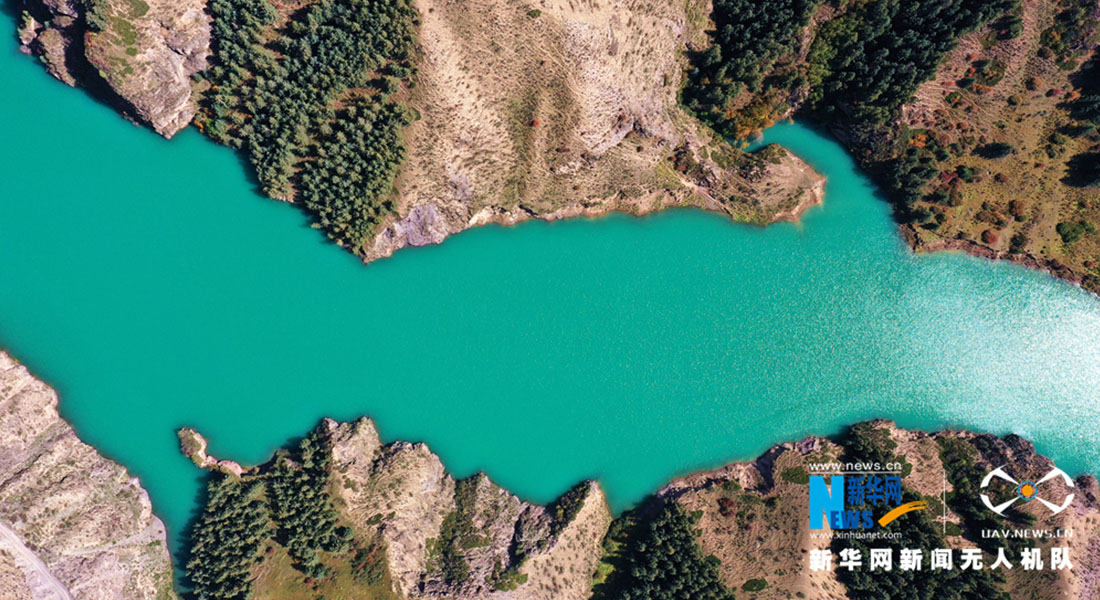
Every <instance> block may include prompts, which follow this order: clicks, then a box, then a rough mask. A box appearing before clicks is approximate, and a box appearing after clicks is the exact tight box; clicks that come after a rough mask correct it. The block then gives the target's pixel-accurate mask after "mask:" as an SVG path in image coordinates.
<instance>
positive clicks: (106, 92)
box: [0, 0, 152, 133]
mask: <svg viewBox="0 0 1100 600" xmlns="http://www.w3.org/2000/svg"><path fill="white" fill-rule="evenodd" d="M72 6H74V7H76V10H77V11H79V13H78V15H77V18H76V19H75V21H74V22H73V24H72V25H71V26H70V27H69V29H70V31H69V32H67V34H64V35H65V37H66V39H67V40H68V42H69V43H68V45H67V46H66V47H65V70H66V71H67V72H68V73H69V74H70V75H71V76H72V77H73V79H74V80H75V81H76V87H78V88H80V89H81V90H83V91H84V93H86V94H87V95H88V96H89V97H90V98H92V99H93V100H95V101H96V102H98V103H100V104H102V105H104V106H106V107H108V108H110V109H111V110H113V111H117V112H119V113H122V116H124V117H125V118H127V119H129V120H131V121H134V122H135V123H136V122H138V121H139V119H138V116H137V111H136V110H135V109H134V106H133V105H132V104H131V103H130V102H129V101H128V100H126V99H125V98H123V97H122V96H120V95H118V93H116V92H115V91H114V89H112V88H111V86H110V84H109V83H107V80H105V79H103V77H101V76H100V75H99V69H97V68H96V67H95V66H94V65H92V63H91V62H89V61H88V58H87V55H86V54H85V38H84V32H85V31H87V30H88V22H87V17H86V15H85V13H84V12H83V11H84V9H85V6H84V4H83V3H81V2H74V3H72ZM0 12H3V13H4V14H5V15H6V16H8V17H10V18H11V22H12V25H13V26H14V28H18V27H19V26H20V25H21V24H22V21H23V14H24V13H26V14H29V15H31V17H33V18H34V19H35V20H36V21H38V22H39V23H46V22H50V21H53V20H54V18H53V15H52V14H51V13H50V11H49V9H47V8H46V7H45V5H34V4H29V3H27V4H24V3H22V2H19V1H17V0H2V1H0ZM35 43H36V42H32V43H31V45H32V48H33V47H34V45H35ZM39 62H40V64H41V66H42V68H43V69H45V68H46V67H45V63H44V62H42V61H41V60H39ZM59 83H60V82H59ZM150 133H152V131H151V130H150Z"/></svg>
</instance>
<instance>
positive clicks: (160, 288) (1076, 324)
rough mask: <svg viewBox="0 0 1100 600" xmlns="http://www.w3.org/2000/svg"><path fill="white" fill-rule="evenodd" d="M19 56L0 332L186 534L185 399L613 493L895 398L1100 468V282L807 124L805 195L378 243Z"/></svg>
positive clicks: (261, 455)
mask: <svg viewBox="0 0 1100 600" xmlns="http://www.w3.org/2000/svg"><path fill="white" fill-rule="evenodd" d="M8 37H9V38H10V37H11V36H8ZM0 54H2V57H0V65H2V72H3V74H4V77H5V80H6V81H8V82H9V83H8V85H9V87H8V89H9V93H7V94H4V95H3V96H2V97H0V107H2V110H0V123H2V131H3V132H4V136H5V140H7V141H6V142H5V143H4V144H3V145H2V149H0V153H2V162H0V165H2V166H0V172H2V174H3V182H4V184H3V192H2V194H0V347H3V348H5V349H7V350H9V351H10V352H11V353H12V354H13V355H14V356H16V357H17V358H18V359H20V360H21V361H23V362H24V363H26V364H27V365H28V366H29V367H30V368H31V370H32V371H33V372H34V373H35V374H36V375H37V376H38V377H40V378H42V379H44V380H45V381H47V382H49V383H50V384H51V385H53V386H54V387H55V388H56V389H57V390H58V392H59V394H60V397H61V405H60V408H61V412H62V414H63V416H64V417H65V418H66V419H68V420H69V421H70V422H72V424H73V425H74V427H75V428H76V430H77V432H78V434H79V435H80V436H81V438H83V439H84V440H85V441H87V442H89V443H91V444H93V445H94V446H96V447H97V448H99V449H100V450H101V451H102V452H103V453H104V454H106V455H107V456H109V457H111V458H114V459H116V460H118V461H120V462H121V463H123V464H124V465H126V466H127V467H128V468H129V469H130V470H131V471H132V472H133V473H134V474H136V475H138V476H140V477H141V479H142V482H143V484H144V485H145V486H146V488H147V489H148V490H149V492H150V494H151V495H152V499H153V503H154V508H155V510H156V511H157V513H158V514H159V515H160V516H161V517H162V518H164V519H165V521H166V522H167V524H168V526H169V529H170V532H171V535H172V536H173V537H174V539H176V540H178V535H179V533H180V531H181V528H182V527H183V526H184V524H185V523H186V521H187V519H188V517H189V515H190V513H191V511H192V510H193V509H194V508H195V501H196V498H197V494H198V491H199V488H198V485H199V481H200V478H201V474H200V472H199V471H198V470H197V469H196V468H194V467H193V466H192V465H191V464H190V462H189V461H188V460H187V459H185V458H183V457H182V456H181V455H180V454H179V451H178V447H177V441H176V437H175V430H176V429H177V428H178V427H181V426H185V425H186V426H193V427H196V428H197V429H198V430H199V431H201V432H202V433H204V434H205V435H206V436H207V437H208V438H209V439H210V440H211V442H212V446H211V450H212V452H213V453H214V454H215V455H217V456H219V457H222V458H232V459H236V460H239V461H243V462H246V463H250V462H258V461H262V460H264V459H265V458H266V457H268V456H269V454H270V453H271V452H272V450H273V449H274V448H276V447H278V446H280V445H283V444H284V443H286V442H287V441H288V440H289V439H291V438H294V437H295V436H298V435H301V434H303V433H305V432H306V431H307V430H308V429H309V428H310V427H312V426H313V425H314V424H315V423H316V422H317V421H318V420H319V419H320V418H322V417H324V416H331V417H334V418H336V419H343V420H348V419H354V418H357V417H359V416H361V415H369V416H372V417H374V418H375V419H376V421H377V423H378V425H379V428H380V430H381V432H382V434H383V437H384V438H386V439H387V440H396V439H406V440H413V441H425V442H427V443H428V444H429V445H430V446H431V448H432V449H433V450H434V451H435V452H437V453H438V454H440V455H441V456H442V457H443V460H444V462H445V463H446V465H447V467H448V468H449V469H450V470H451V471H452V472H453V473H455V474H456V475H459V476H465V475H469V474H471V473H473V472H475V471H477V470H484V471H486V472H487V473H488V474H489V475H490V476H491V477H492V478H493V479H494V480H496V481H497V482H498V483H500V484H502V485H504V486H506V487H508V488H509V489H511V490H513V491H515V492H516V493H518V494H520V495H521V496H523V497H525V498H528V499H532V500H537V501H547V500H550V499H552V498H553V497H555V496H556V495H557V494H559V493H561V492H562V491H564V490H565V489H566V488H567V487H568V486H570V485H571V484H573V483H574V482H576V481H577V480H579V479H582V478H590V477H594V478H599V480H600V481H601V482H602V483H603V485H604V486H605V488H606V490H607V493H608V495H609V497H610V499H611V501H612V503H613V505H614V506H615V507H616V508H617V509H622V508H624V507H626V506H629V505H630V503H632V502H634V501H636V500H638V499H639V498H641V497H642V496H643V495H645V494H647V493H649V492H651V491H654V490H655V489H656V488H657V487H659V486H660V485H661V484H663V483H664V482H665V481H667V480H668V479H669V478H671V477H674V476H676V475H680V474H684V473H687V472H689V471H692V470H696V469H700V468H705V467H714V466H718V465H720V464H723V463H725V462H727V461H730V460H735V459H738V460H740V459H751V458H754V457H755V456H757V455H758V454H759V453H760V452H762V451H763V450H765V449H766V448H767V447H768V446H770V445H771V444H773V443H776V442H780V441H785V440H792V439H797V438H799V437H801V436H804V435H807V434H835V433H837V432H838V431H839V430H840V429H841V428H842V427H843V426H844V425H846V424H850V423H853V422H856V421H859V420H864V419H870V418H874V417H888V418H892V419H895V420H897V421H898V422H899V423H900V424H901V425H903V426H906V427H917V428H924V429H936V428H941V427H948V426H950V427H968V428H974V429H978V430H984V431H992V432H996V433H1007V432H1016V433H1019V434H1021V435H1024V436H1026V437H1028V438H1030V439H1032V440H1033V441H1035V442H1036V444H1037V445H1038V447H1039V450H1040V451H1042V452H1044V453H1046V454H1048V455H1050V456H1051V457H1053V458H1054V459H1055V460H1057V461H1058V462H1059V464H1060V465H1061V466H1062V467H1063V468H1066V469H1067V470H1068V471H1071V472H1074V473H1077V472H1081V471H1084V470H1091V471H1094V472H1095V471H1100V446H1098V445H1097V444H1096V441H1097V440H1098V439H1100V299H1097V298H1096V297H1093V296H1090V295H1089V294H1086V293H1085V292H1083V291H1081V290H1079V289H1078V288H1076V287H1073V286H1071V285H1068V284H1065V283H1062V282H1060V281H1056V280H1054V279H1053V278H1051V277H1049V276H1047V275H1045V274H1043V273H1038V272H1032V271H1028V270H1025V269H1022V268H1018V267H1015V266H1012V265H1009V264H1002V263H991V262H986V261H982V260H978V259H973V258H969V257H966V256H962V255H950V254H939V255H933V256H919V257H918V256H914V255H913V254H912V253H910V252H909V251H908V250H907V249H906V248H905V246H904V245H903V243H902V242H901V240H900V239H899V237H898V235H897V233H896V231H895V227H894V225H893V224H892V223H891V221H890V216H889V211H888V208H887V205H886V204H885V203H884V202H883V201H881V200H880V199H878V198H876V196H875V192H874V188H873V187H872V186H871V185H870V184H869V183H868V181H867V180H866V179H865V178H864V177H863V176H861V175H860V174H859V173H858V172H857V171H856V170H855V167H854V165H853V163H852V161H851V159H850V158H849V157H848V156H847V155H846V154H845V153H844V152H843V151H842V149H841V148H840V146H838V145H837V144H836V143H834V142H832V141H830V140H828V139H825V138H823V137H822V136H820V135H818V134H816V133H814V132H813V131H811V130H809V129H806V128H804V127H801V126H799V125H792V124H787V125H779V126H776V127H775V128H773V129H771V130H769V131H768V133H767V138H766V139H767V141H769V142H771V141H774V142H780V143H782V144H785V145H786V146H787V147H789V148H791V149H792V150H793V151H794V152H796V153H798V154H799V155H800V156H802V157H804V158H805V159H806V160H808V161H809V162H811V163H812V164H813V165H814V166H815V167H816V168H818V169H819V170H820V171H822V172H823V173H825V174H827V176H828V178H829V183H828V188H827V193H826V200H825V204H824V205H823V206H821V207H816V208H813V209H811V210H810V211H809V212H808V213H807V214H806V216H805V218H804V219H803V221H802V223H800V224H787V223H785V224H780V225H775V226H773V227H769V228H767V229H760V228H754V227H748V226H743V225H737V224H734V223H730V222H729V221H727V220H726V219H724V218H722V217H719V216H716V215H710V214H705V213H703V212H699V211H693V210H683V211H673V212H668V213H664V214H659V215H655V216H650V217H645V218H633V217H627V216H613V217H609V218H604V219H598V220H577V221H570V222H559V223H542V222H535V223H527V224H523V225H520V226H517V227H514V228H502V227H495V226H494V227H486V228H482V229H477V230H474V231H470V232H467V233H463V234H461V235H458V236H455V237H453V238H451V239H449V240H447V241H446V242H445V243H444V244H442V245H440V246H435V247H427V248H417V249H408V250H402V251H400V252H398V253H397V254H396V255H395V256H394V257H393V258H391V259H387V260H383V261H379V262H376V263H373V264H370V265H366V266H364V265H362V264H361V263H360V262H359V261H358V260H356V259H355V258H354V257H353V256H351V255H350V254H348V253H346V252H344V251H343V250H341V249H339V248H337V247H335V246H333V245H331V244H329V243H328V242H327V241H326V240H325V239H324V238H323V236H322V235H321V234H319V233H318V232H316V231H315V230H312V229H310V228H309V227H308V223H307V220H306V218H305V217H304V216H303V215H302V213H300V212H299V211H298V210H297V209H295V208H294V207H292V206H288V205H283V204H280V203H277V202H274V201H271V200H267V199H264V198H262V197H260V196H259V195H258V194H257V193H256V191H255V189H254V186H253V184H252V183H251V182H250V181H249V180H248V178H247V176H246V174H245V170H244V169H243V168H242V165H241V163H240V161H239V160H238V158H237V157H236V156H235V155H234V154H233V152H232V151H230V150H228V149H226V148H221V147H218V146H215V145H214V144H213V143H210V142H209V141H207V140H206V139H204V138H203V137H202V136H200V135H199V134H198V133H197V132H195V131H193V130H188V131H185V132H183V133H181V134H180V135H179V136H177V138H176V139H173V140H171V141H165V140H163V139H161V138H159V137H157V136H156V135H154V134H153V133H151V132H150V131H147V130H144V129H140V128H138V127H135V126H133V125H131V124H129V123H127V122H125V121H123V120H122V119H120V118H119V117H117V116H116V115H115V114H114V112H113V111H112V110H111V109H109V108H107V107H104V106H102V105H100V104H98V103H96V102H95V101H93V100H91V99H89V98H88V97H87V96H86V95H85V94H84V93H83V92H80V91H78V90H73V89H70V88H67V87H66V86H63V85H62V84H60V83H58V82H56V81H54V80H53V79H51V78H50V77H49V76H47V75H46V74H45V73H44V71H43V70H42V69H41V68H40V67H39V65H37V64H35V62H34V61H33V60H31V59H28V58H26V57H23V56H21V55H19V54H18V53H17V52H16V51H15V49H14V43H13V42H12V41H11V40H9V41H8V42H6V43H4V45H3V51H2V52H0Z"/></svg>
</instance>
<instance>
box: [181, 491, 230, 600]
mask: <svg viewBox="0 0 1100 600" xmlns="http://www.w3.org/2000/svg"><path fill="white" fill-rule="evenodd" d="M221 477H225V475H222V474H220V473H214V472H212V471H203V472H202V475H200V476H198V477H196V478H195V485H196V487H197V488H198V493H197V494H195V501H194V502H193V503H192V504H191V511H190V513H189V514H188V516H187V521H186V523H185V524H184V526H183V530H182V531H181V532H180V533H179V540H178V541H177V543H176V544H172V545H171V546H174V547H175V550H174V551H173V550H171V548H170V549H169V552H171V555H172V570H173V571H175V578H174V579H175V588H176V591H177V592H178V593H179V594H180V597H181V598H183V599H184V600H192V599H193V597H194V596H193V594H192V593H191V590H193V589H194V584H193V582H192V581H191V579H190V577H189V576H188V573H187V561H188V560H189V559H190V558H191V548H192V545H193V544H192V542H193V539H192V537H191V536H192V534H193V533H194V531H195V526H196V525H197V524H198V523H199V521H200V519H202V513H203V511H204V510H205V509H206V503H207V502H209V501H210V484H212V483H214V482H215V481H217V480H218V479H219V478H221Z"/></svg>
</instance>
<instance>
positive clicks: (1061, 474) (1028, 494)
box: [981, 467, 1074, 517]
mask: <svg viewBox="0 0 1100 600" xmlns="http://www.w3.org/2000/svg"><path fill="white" fill-rule="evenodd" d="M994 477H996V478H998V479H1001V480H1003V481H1007V482H1008V483H1010V484H1012V485H1014V486H1016V490H1015V494H1014V495H1013V496H1012V497H1011V498H1009V499H1008V500H1006V501H1004V502H1002V503H1000V504H993V501H992V500H990V498H989V494H987V493H985V492H984V491H983V492H982V504H985V507H986V508H988V509H989V510H991V511H993V512H995V513H997V514H998V515H1001V516H1002V517H1003V516H1004V511H1005V510H1007V509H1008V507H1010V506H1012V505H1013V504H1015V503H1017V502H1031V501H1032V500H1038V501H1039V503H1040V504H1042V505H1043V506H1045V507H1046V508H1047V509H1048V510H1050V513H1051V514H1053V515H1056V514H1058V513H1060V512H1062V511H1063V510H1065V509H1067V508H1069V505H1070V503H1071V502H1073V496H1074V494H1073V492H1070V493H1068V494H1066V496H1065V498H1063V499H1062V503H1061V504H1055V503H1054V502H1051V501H1050V500H1047V499H1045V498H1042V497H1040V496H1039V486H1041V485H1042V484H1044V483H1046V482H1047V481H1050V480H1052V479H1055V478H1061V479H1062V481H1063V482H1064V483H1065V484H1066V487H1068V488H1071V489H1072V488H1073V487H1074V483H1073V479H1072V478H1071V477H1070V476H1069V475H1066V472H1065V471H1063V470H1061V469H1059V468H1058V467H1054V468H1052V469H1051V470H1050V471H1048V472H1047V474H1046V475H1043V477H1042V478H1041V479H1039V480H1038V481H1032V480H1030V479H1025V480H1023V481H1017V480H1016V478H1014V477H1012V476H1011V475H1009V474H1008V473H1007V472H1005V470H1004V467H997V468H996V469H993V470H992V471H990V472H989V473H987V474H986V476H985V479H982V485H981V489H982V490H986V489H988V488H989V484H990V483H992V482H993V478H994Z"/></svg>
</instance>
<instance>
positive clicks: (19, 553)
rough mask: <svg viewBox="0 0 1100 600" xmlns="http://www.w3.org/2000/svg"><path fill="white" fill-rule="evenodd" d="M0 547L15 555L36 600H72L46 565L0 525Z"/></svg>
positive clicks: (12, 533)
mask: <svg viewBox="0 0 1100 600" xmlns="http://www.w3.org/2000/svg"><path fill="white" fill-rule="evenodd" d="M0 546H3V547H6V548H7V549H9V550H11V551H12V553H14V554H15V561H16V563H17V564H18V565H19V568H21V569H22V570H23V572H24V573H26V574H27V585H28V586H29V587H30V588H31V591H32V595H33V597H34V598H35V599H36V600H48V599H49V600H73V596H72V594H70V593H69V590H67V589H65V586H63V585H61V582H60V581H58V580H57V578H55V577H54V576H53V574H52V573H50V570H49V569H48V568H46V563H44V562H42V560H41V559H40V558H38V556H37V555H36V554H35V553H34V552H31V549H30V548H27V547H26V546H25V545H24V544H23V540H21V539H19V536H18V535H16V534H15V532H14V531H12V530H10V529H8V528H7V526H6V525H4V524H3V523H0Z"/></svg>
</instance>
